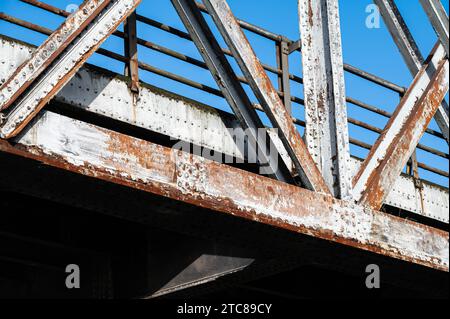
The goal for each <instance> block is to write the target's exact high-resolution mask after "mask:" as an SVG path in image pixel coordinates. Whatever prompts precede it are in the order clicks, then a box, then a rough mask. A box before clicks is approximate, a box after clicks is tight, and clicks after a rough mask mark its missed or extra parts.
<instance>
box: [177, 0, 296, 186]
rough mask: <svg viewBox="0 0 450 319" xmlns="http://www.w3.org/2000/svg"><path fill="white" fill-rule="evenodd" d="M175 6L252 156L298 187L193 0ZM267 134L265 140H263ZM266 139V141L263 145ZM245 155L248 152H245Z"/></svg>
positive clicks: (282, 178)
mask: <svg viewBox="0 0 450 319" xmlns="http://www.w3.org/2000/svg"><path fill="white" fill-rule="evenodd" d="M172 4H173V6H174V8H175V10H176V11H177V13H178V15H179V16H180V18H181V21H182V22H183V24H184V25H185V27H186V29H187V30H188V31H189V34H190V36H191V37H192V40H193V41H194V43H195V45H196V47H197V49H198V50H199V52H200V54H201V55H202V57H203V60H204V61H205V63H206V65H207V67H208V69H209V70H210V72H211V74H212V76H213V78H214V79H215V81H216V83H217V86H218V87H219V88H220V91H221V92H222V93H223V96H224V97H225V99H226V100H227V102H228V104H229V105H230V107H231V109H232V110H233V112H234V114H235V115H236V117H237V119H238V120H239V123H240V125H241V127H242V128H243V129H244V130H245V131H246V135H247V139H248V143H247V145H248V154H249V155H250V156H253V157H255V159H257V160H258V162H259V164H260V165H261V166H264V170H265V173H267V175H268V176H271V177H274V178H276V179H278V180H280V181H284V182H286V183H294V179H293V178H292V176H291V172H290V170H289V169H288V167H287V166H286V165H285V163H284V162H283V159H282V158H281V157H280V155H279V154H280V151H279V149H277V148H276V144H275V143H274V140H273V138H272V137H271V136H269V135H268V134H267V131H265V127H264V125H263V123H262V121H261V119H260V118H259V116H258V113H257V112H256V110H255V109H254V107H253V104H252V102H251V101H250V98H249V97H248V95H247V93H246V92H245V90H244V88H243V87H242V85H241V84H240V83H239V79H238V76H237V75H236V73H235V72H234V70H233V68H232V66H231V64H230V63H229V62H228V60H227V58H226V56H225V54H224V53H223V52H222V49H221V48H220V45H219V43H218V42H217V40H216V39H215V37H214V34H213V32H212V31H211V29H210V28H209V26H208V24H207V22H206V20H205V19H204V17H203V16H202V13H201V12H200V10H199V9H198V8H197V6H196V5H195V3H194V2H192V0H172ZM263 134H264V136H262V135H263ZM264 137H265V141H263V139H264ZM242 152H243V153H245V150H242Z"/></svg>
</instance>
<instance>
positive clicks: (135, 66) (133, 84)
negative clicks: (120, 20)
mask: <svg viewBox="0 0 450 319" xmlns="http://www.w3.org/2000/svg"><path fill="white" fill-rule="evenodd" d="M123 29H124V31H125V35H126V37H125V39H124V44H125V50H124V52H125V56H126V58H127V59H128V63H127V64H126V65H125V76H128V77H130V79H131V81H130V84H129V87H130V90H131V91H132V92H134V93H138V92H139V63H138V49H137V30H136V11H134V12H133V13H132V14H130V16H129V17H128V18H127V19H126V20H125V22H124V25H123Z"/></svg>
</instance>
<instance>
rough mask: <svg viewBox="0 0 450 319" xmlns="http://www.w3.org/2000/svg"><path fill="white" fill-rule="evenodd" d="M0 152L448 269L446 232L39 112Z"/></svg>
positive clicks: (2, 141) (4, 142)
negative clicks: (19, 134) (21, 132)
mask: <svg viewBox="0 0 450 319" xmlns="http://www.w3.org/2000/svg"><path fill="white" fill-rule="evenodd" d="M13 142H14V143H10V142H8V141H6V140H0V151H2V152H7V153H10V154H15V155H19V156H23V157H26V158H31V159H34V160H37V161H40V162H42V163H45V164H47V165H51V166H54V167H58V168H62V169H66V170H70V171H73V172H77V173H81V174H83V175H86V176H91V177H95V178H99V179H102V180H105V181H109V182H113V183H117V184H120V185H124V186H128V187H132V188H135V189H138V190H142V191H145V192H149V193H152V194H156V195H160V196H164V197H167V198H170V199H173V200H178V201H183V202H186V203H189V204H193V205H197V206H200V207H204V208H208V209H212V210H214V211H218V212H222V213H226V214H231V215H233V216H237V217H241V218H245V219H248V220H253V221H257V222H260V223H264V224H267V225H272V226H275V227H279V228H283V229H286V230H290V231H293V232H297V233H299V234H303V235H307V236H313V237H316V238H320V239H324V240H328V241H332V242H336V243H340V244H344V245H348V246H351V247H356V248H359V249H363V250H366V251H370V252H374V253H377V254H382V255H385V256H389V257H393V258H397V259H401V260H405V261H408V262H412V263H416V264H420V265H424V266H427V267H431V268H434V269H438V270H442V271H448V262H449V255H448V251H449V247H448V232H445V231H442V230H438V229H434V228H431V227H429V226H425V225H422V224H418V223H414V222H412V221H409V220H405V219H402V218H398V217H395V216H392V215H389V214H386V213H382V212H379V211H376V210H372V209H370V208H367V207H364V206H360V205H355V204H354V203H353V202H349V201H343V200H339V199H336V198H333V197H332V196H329V195H324V194H320V193H316V192H312V191H309V190H306V189H302V188H299V187H297V186H293V185H289V184H286V183H283V182H279V181H274V180H272V179H269V178H267V177H263V176H260V175H256V174H253V173H249V172H245V171H242V170H240V169H237V168H233V167H230V166H227V165H223V164H220V163H217V162H213V161H210V160H207V159H205V158H202V157H198V156H195V155H191V154H188V153H184V152H182V151H179V150H176V149H170V148H166V147H163V146H160V145H156V144H153V143H151V142H148V141H144V140H140V139H137V138H134V137H130V136H126V135H123V134H121V133H117V132H113V131H110V130H107V129H104V128H99V127H96V126H94V125H91V124H87V123H84V122H81V121H77V120H74V119H71V118H67V117H64V116H62V115H58V114H55V113H51V112H48V111H46V112H43V113H42V116H40V117H39V118H36V119H35V120H34V121H33V124H32V125H30V126H29V127H28V128H27V130H25V131H24V132H23V134H21V136H20V137H18V138H16V139H14V141H13Z"/></svg>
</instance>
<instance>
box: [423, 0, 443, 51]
mask: <svg viewBox="0 0 450 319" xmlns="http://www.w3.org/2000/svg"><path fill="white" fill-rule="evenodd" d="M419 1H420V4H421V5H422V7H423V9H424V10H425V12H426V14H427V15H428V18H429V19H430V22H431V25H432V26H433V28H434V30H435V31H436V34H437V35H438V37H439V40H440V41H441V43H442V45H443V46H444V48H445V52H447V56H449V55H450V54H449V44H448V42H449V38H448V33H449V23H448V14H447V12H446V11H445V8H444V6H443V5H442V2H441V0H419Z"/></svg>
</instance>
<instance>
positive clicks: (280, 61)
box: [275, 39, 292, 114]
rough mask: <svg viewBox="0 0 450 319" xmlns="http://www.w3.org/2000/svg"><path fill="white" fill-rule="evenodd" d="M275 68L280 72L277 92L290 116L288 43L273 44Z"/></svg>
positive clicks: (283, 41)
mask: <svg viewBox="0 0 450 319" xmlns="http://www.w3.org/2000/svg"><path fill="white" fill-rule="evenodd" d="M275 47H276V57H277V68H278V69H280V70H281V75H279V76H278V90H279V91H280V92H283V103H284V106H285V107H286V109H287V111H288V113H289V114H292V102H291V83H290V77H289V42H288V40H287V39H283V40H281V41H280V42H277V43H276V44H275Z"/></svg>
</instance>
